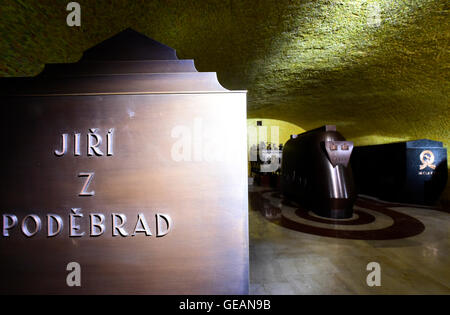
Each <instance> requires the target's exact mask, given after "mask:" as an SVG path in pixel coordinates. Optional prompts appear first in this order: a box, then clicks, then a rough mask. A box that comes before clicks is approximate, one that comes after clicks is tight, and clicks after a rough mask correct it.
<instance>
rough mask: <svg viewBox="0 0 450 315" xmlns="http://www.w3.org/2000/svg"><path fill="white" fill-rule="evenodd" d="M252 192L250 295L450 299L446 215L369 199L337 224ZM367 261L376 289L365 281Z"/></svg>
mask: <svg viewBox="0 0 450 315" xmlns="http://www.w3.org/2000/svg"><path fill="white" fill-rule="evenodd" d="M249 193H250V196H249V204H250V209H249V215H250V217H249V230H250V293H251V294H450V213H448V212H445V211H438V210H435V209H434V210H433V209H430V208H424V207H419V206H404V205H398V204H381V203H380V202H378V201H376V200H370V199H369V198H366V200H363V201H361V202H358V203H357V204H356V205H355V208H354V209H355V215H354V217H352V218H351V219H347V220H344V221H347V222H348V223H342V221H340V222H337V223H336V221H330V222H327V221H326V219H322V218H319V217H316V216H315V215H314V214H312V213H300V212H298V211H297V212H296V208H297V207H296V205H294V204H290V203H285V202H283V200H282V199H281V197H280V196H279V195H277V194H276V193H274V192H273V191H269V190H268V188H262V187H258V186H253V185H250V186H249ZM280 216H281V217H282V220H280ZM351 221H353V222H354V224H353V223H352V222H351ZM283 222H288V223H289V224H284V223H283ZM286 226H287V227H286ZM324 235H326V236H324ZM370 262H377V263H379V265H380V267H381V274H380V275H381V285H380V286H372V287H369V286H368V285H367V283H366V278H367V276H368V274H369V273H370V272H371V271H367V270H366V267H367V265H368V264H369V263H370Z"/></svg>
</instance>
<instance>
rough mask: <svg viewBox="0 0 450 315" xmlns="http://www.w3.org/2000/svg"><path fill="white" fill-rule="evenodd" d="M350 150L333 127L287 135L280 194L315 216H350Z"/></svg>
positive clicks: (352, 187) (351, 187)
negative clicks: (288, 137)
mask: <svg viewBox="0 0 450 315" xmlns="http://www.w3.org/2000/svg"><path fill="white" fill-rule="evenodd" d="M352 149H353V143H352V142H350V141H345V138H344V137H343V136H342V135H341V134H340V133H339V132H337V131H336V126H330V125H327V126H323V127H320V128H317V129H314V130H310V131H307V132H304V133H302V134H299V135H294V136H291V139H290V140H288V141H287V142H286V144H285V145H284V147H283V157H282V163H281V190H282V192H283V194H284V195H285V196H286V197H288V198H291V199H294V200H296V201H298V202H299V203H300V204H301V205H302V206H303V207H305V208H307V209H309V210H311V211H313V212H314V213H316V214H318V215H321V216H324V217H330V218H349V217H351V216H352V214H353V203H354V201H355V197H356V195H355V189H354V184H353V176H352V170H351V168H350V165H349V161H350V155H351V154H352Z"/></svg>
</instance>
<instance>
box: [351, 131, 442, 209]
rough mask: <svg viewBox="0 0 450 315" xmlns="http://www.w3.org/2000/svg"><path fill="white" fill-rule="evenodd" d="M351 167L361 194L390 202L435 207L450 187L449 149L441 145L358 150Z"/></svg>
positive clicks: (425, 141) (410, 143) (424, 143)
mask: <svg viewBox="0 0 450 315" xmlns="http://www.w3.org/2000/svg"><path fill="white" fill-rule="evenodd" d="M351 163H352V167H353V170H354V174H355V181H356V184H357V188H358V192H359V193H361V194H366V195H371V196H374V197H378V198H381V199H384V200H388V201H397V202H407V203H418V204H429V205H432V204H434V203H436V202H437V201H438V200H439V197H440V195H441V194H442V192H443V190H444V189H445V185H446V183H447V177H448V169H447V149H446V148H444V147H443V144H442V142H439V141H433V140H428V139H422V140H414V141H407V142H397V143H388V144H380V145H370V146H357V147H355V149H354V152H353V155H352V159H351Z"/></svg>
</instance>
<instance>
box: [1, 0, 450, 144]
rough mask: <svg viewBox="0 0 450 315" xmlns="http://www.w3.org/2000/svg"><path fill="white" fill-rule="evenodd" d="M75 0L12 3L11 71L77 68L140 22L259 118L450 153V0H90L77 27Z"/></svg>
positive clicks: (4, 52) (5, 5)
mask: <svg viewBox="0 0 450 315" xmlns="http://www.w3.org/2000/svg"><path fill="white" fill-rule="evenodd" d="M68 2H69V1H67V0H66V1H58V0H41V1H25V0H2V2H1V7H0V19H1V24H0V75H1V76H24V75H35V74H37V73H39V72H40V70H41V69H42V67H43V64H45V63H52V62H76V61H77V60H78V59H79V58H80V57H81V54H82V52H83V51H84V50H86V49H87V48H89V47H91V46H93V45H95V44H97V43H98V42H100V41H103V40H104V39H106V38H108V37H110V36H112V35H114V34H115V33H117V32H119V31H121V30H123V29H124V28H127V27H131V28H133V29H135V30H137V31H139V32H142V33H144V34H146V35H147V36H149V37H152V38H154V39H156V40H158V41H160V42H162V43H164V44H166V45H169V46H171V47H173V48H175V49H177V54H178V57H179V58H183V59H194V60H195V62H196V66H197V69H198V70H199V71H213V72H217V73H218V77H219V80H220V82H221V83H222V85H223V86H225V87H226V88H229V89H246V90H248V116H249V117H261V118H276V119H281V120H285V121H288V122H291V123H295V124H297V125H299V126H300V127H302V128H304V129H309V128H313V127H316V126H319V125H323V124H337V125H338V130H340V131H341V132H342V133H343V134H344V135H345V136H346V137H347V138H348V139H351V140H355V141H356V142H357V144H358V143H359V144H364V143H379V142H389V141H393V140H398V139H412V138H425V137H426V138H431V139H434V140H440V141H444V142H445V144H446V146H447V147H449V146H450V131H449V130H450V128H449V127H450V119H449V117H450V105H449V95H450V80H449V79H450V78H449V72H450V71H449V70H450V56H449V54H450V53H449V42H450V38H449V37H450V36H449V35H450V19H449V8H450V5H449V2H448V1H446V0H341V1H337V0H303V1H285V0H284V1H283V0H273V1H272V0H271V1H269V0H266V1H256V0H228V1H224V0H216V1H213V0H202V1H188V0H179V1H175V0H161V1H136V0H133V1H131V0H130V1H124V0H113V1H107V0H103V1H95V2H94V1H88V0H85V1H78V2H79V3H80V4H81V8H82V18H81V27H68V26H66V15H67V14H68V12H67V11H66V9H65V8H66V5H67V3H68ZM230 124H232V122H230Z"/></svg>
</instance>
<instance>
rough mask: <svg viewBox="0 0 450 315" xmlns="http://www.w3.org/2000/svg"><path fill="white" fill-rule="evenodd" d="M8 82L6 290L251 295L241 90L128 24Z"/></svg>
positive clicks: (2, 279) (2, 284)
mask: <svg viewBox="0 0 450 315" xmlns="http://www.w3.org/2000/svg"><path fill="white" fill-rule="evenodd" d="M0 89H1V91H0V93H1V95H0V99H1V104H2V106H1V111H2V115H1V129H2V136H3V137H2V139H3V146H4V148H7V149H6V150H5V151H4V153H3V154H2V157H1V159H2V164H1V167H2V187H1V190H0V191H1V192H0V200H1V201H0V211H1V215H2V222H1V224H2V226H1V228H2V234H1V235H0V253H1V254H0V255H1V262H0V265H1V267H0V293H44V294H46V293H50V294H52V293H58V294H59V293H64V294H72V293H73V294H92V293H95V294H98V293H102V294H110V293H112V294H130V293H132V294H245V293H248V227H247V217H248V211H247V162H246V136H245V135H246V92H245V91H228V90H226V89H224V88H223V87H222V86H221V85H220V84H219V83H218V81H217V77H216V74H215V73H201V72H197V70H196V69H195V67H194V64H193V62H192V60H178V58H177V57H176V54H175V51H174V50H173V49H171V48H169V47H167V46H165V45H162V44H160V43H158V42H156V41H154V40H152V39H150V38H147V37H145V36H143V35H142V34H139V33H137V32H135V31H133V30H129V29H128V30H125V31H123V32H121V33H119V34H118V35H116V36H113V37H112V38H110V39H108V40H106V41H104V42H102V43H100V44H99V45H97V46H95V47H93V48H91V49H89V50H87V51H86V52H85V53H84V55H83V57H82V59H81V60H80V61H79V62H77V63H74V64H54V65H47V66H46V67H45V69H44V71H43V72H42V73H41V74H39V75H38V76H36V77H33V78H3V79H1V88H0ZM70 263H72V264H70ZM77 268H78V269H77ZM76 270H81V283H77V278H76V274H74V275H73V279H72V278H71V277H72V275H71V272H72V271H73V272H74V271H76Z"/></svg>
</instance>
